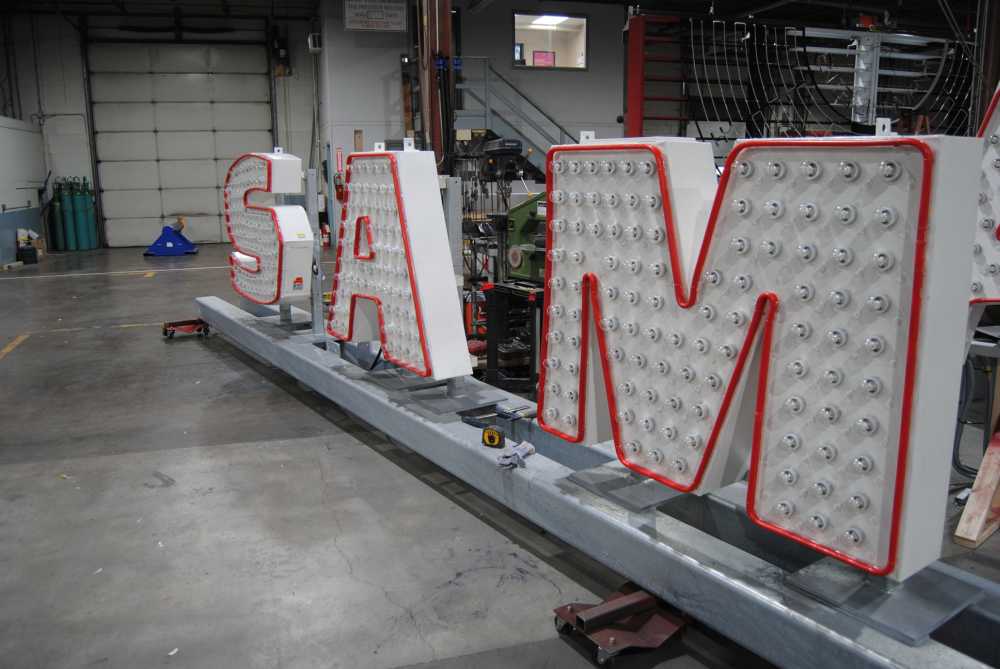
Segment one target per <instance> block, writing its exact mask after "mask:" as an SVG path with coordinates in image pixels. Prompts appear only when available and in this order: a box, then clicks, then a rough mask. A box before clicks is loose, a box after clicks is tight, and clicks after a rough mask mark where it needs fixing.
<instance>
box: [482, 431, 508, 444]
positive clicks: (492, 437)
mask: <svg viewBox="0 0 1000 669" xmlns="http://www.w3.org/2000/svg"><path fill="white" fill-rule="evenodd" d="M506 441H507V438H506V436H505V435H504V433H503V432H501V431H500V430H498V429H497V428H495V427H484V428H483V446H486V447H487V448H503V447H504V444H505V443H506Z"/></svg>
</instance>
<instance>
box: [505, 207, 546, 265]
mask: <svg viewBox="0 0 1000 669" xmlns="http://www.w3.org/2000/svg"><path fill="white" fill-rule="evenodd" d="M504 247H505V249H506V255H507V279H508V280H521V281H533V282H536V283H542V282H544V281H545V193H537V194H535V195H531V196H529V197H528V199H526V200H525V201H524V202H521V203H520V204H516V205H514V206H513V207H511V208H510V210H509V211H508V212H507V237H506V240H505V243H504Z"/></svg>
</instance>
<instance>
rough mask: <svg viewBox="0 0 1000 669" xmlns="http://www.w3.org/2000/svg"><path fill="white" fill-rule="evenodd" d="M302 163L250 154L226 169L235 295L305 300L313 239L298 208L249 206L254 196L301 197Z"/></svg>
mask: <svg viewBox="0 0 1000 669" xmlns="http://www.w3.org/2000/svg"><path fill="white" fill-rule="evenodd" d="M301 182H302V161H301V160H299V158H297V157H295V156H293V155H291V154H286V153H248V154H245V155H243V156H240V157H239V158H237V159H236V160H235V161H234V162H233V164H232V165H231V166H230V167H229V172H228V173H227V174H226V182H225V186H224V189H223V204H224V208H225V214H226V232H227V233H228V234H229V241H230V242H232V244H233V247H234V250H233V252H232V253H231V254H230V255H229V265H230V281H231V282H232V286H233V289H234V290H235V291H236V292H237V293H239V294H240V295H242V296H243V297H245V298H247V299H248V300H250V301H252V302H256V303H258V304H275V303H277V302H286V301H291V300H294V299H299V298H306V297H308V296H309V289H310V285H311V279H312V271H311V270H312V245H313V235H312V229H311V228H310V226H309V220H308V217H307V216H306V212H305V209H303V208H302V207H299V206H297V205H281V206H265V205H259V204H251V203H250V201H249V198H250V197H251V195H253V194H255V193H260V194H277V193H298V192H300V191H301Z"/></svg>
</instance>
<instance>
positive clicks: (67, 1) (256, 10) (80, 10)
mask: <svg viewBox="0 0 1000 669" xmlns="http://www.w3.org/2000/svg"><path fill="white" fill-rule="evenodd" d="M4 4H5V10H6V11H9V12H13V13H20V12H31V13H47V14H48V13H51V14H64V15H67V16H82V15H89V16H135V17H142V16H175V15H177V14H180V15H181V16H185V17H188V18H192V17H206V18H207V17H214V18H275V19H308V18H312V17H315V16H316V15H317V14H318V10H319V7H318V5H319V2H318V0H5V2H4Z"/></svg>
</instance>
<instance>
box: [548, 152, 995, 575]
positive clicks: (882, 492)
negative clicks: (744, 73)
mask: <svg viewBox="0 0 1000 669" xmlns="http://www.w3.org/2000/svg"><path fill="white" fill-rule="evenodd" d="M697 147H698V145H695V144H693V143H692V142H691V141H690V140H683V139H676V140H669V139H662V140H638V141H635V142H619V143H616V144H615V143H598V144H584V145H579V146H572V147H555V148H553V149H552V150H551V151H550V153H549V164H548V169H549V175H548V177H549V182H548V183H549V201H550V206H549V210H548V215H549V222H548V228H549V230H548V259H547V264H546V282H547V283H546V315H545V323H544V339H543V342H544V343H543V347H544V352H543V356H544V369H543V372H542V378H541V387H540V403H539V416H540V418H539V420H540V422H541V423H542V426H543V427H544V428H545V429H546V430H548V431H549V432H552V433H554V434H556V435H559V436H561V437H562V438H564V439H567V440H570V441H580V440H583V438H584V434H583V430H584V429H585V426H586V425H587V420H586V416H584V415H582V414H583V407H585V406H586V404H585V397H586V394H587V393H588V392H595V391H598V389H596V388H587V379H588V378H590V377H588V375H587V366H588V365H589V364H599V365H601V368H602V372H603V377H604V385H605V392H606V394H607V401H608V404H609V410H610V411H609V412H610V414H611V420H612V432H613V434H614V440H615V447H616V449H617V453H618V457H619V459H620V460H621V461H622V462H623V463H624V464H625V465H626V466H628V467H629V468H631V469H633V470H635V471H637V472H639V473H641V474H644V475H646V476H649V477H652V478H654V479H656V480H658V481H661V482H663V483H664V484H666V485H669V486H672V487H674V488H677V489H679V490H683V491H705V490H711V489H713V488H716V487H718V486H720V485H723V484H726V483H729V482H730V481H731V476H732V474H731V473H730V472H731V471H732V470H728V469H726V463H727V461H729V460H730V456H733V455H734V454H735V455H741V456H742V457H744V458H748V459H749V485H748V488H749V490H748V498H747V511H748V513H749V514H750V516H751V517H752V518H753V520H754V521H755V522H757V523H759V524H760V525H763V526H764V527H767V528H768V529H771V530H773V531H775V532H778V533H780V534H783V535H785V536H787V537H790V538H792V539H795V540H796V541H800V542H802V543H805V544H807V545H809V546H812V547H813V548H815V549H817V550H820V551H822V552H825V553H827V554H830V555H833V556H835V557H837V558H839V559H841V560H844V561H846V562H849V563H851V564H853V565H855V566H857V567H859V568H861V569H865V570H867V571H870V572H873V573H877V574H892V575H893V576H896V577H898V578H905V577H906V576H907V575H909V574H911V573H913V571H915V570H916V569H919V568H921V567H923V566H924V565H926V564H927V563H928V562H930V561H932V560H933V559H935V558H936V557H937V555H938V553H939V550H940V543H941V537H940V532H941V527H942V523H943V521H944V506H943V505H942V504H941V503H940V495H939V494H938V493H942V494H943V491H944V490H945V487H946V486H947V479H948V471H949V468H948V456H949V452H950V448H951V439H952V431H953V429H954V421H955V409H956V405H957V397H958V379H959V371H960V367H961V363H962V357H963V354H964V347H965V322H966V310H967V307H966V296H967V295H968V276H969V267H970V266H969V263H970V260H971V254H970V253H969V249H970V247H971V246H970V245H971V243H972V230H971V229H970V227H969V226H968V225H967V224H966V221H969V220H971V219H972V218H973V216H974V209H975V203H976V196H977V187H978V174H979V166H980V160H981V148H980V145H979V142H978V141H976V140H972V139H957V138H921V139H915V138H899V137H891V138H868V139H857V140H852V139H830V140H801V141H794V140H793V141H789V140H764V141H747V142H743V143H740V144H738V145H737V146H736V148H735V149H734V150H733V152H732V153H731V155H730V156H729V160H728V162H727V165H726V168H725V171H724V172H723V174H722V177H721V180H720V181H719V184H718V187H717V188H716V186H715V174H714V164H713V162H712V158H711V154H710V153H709V149H708V147H703V148H702V149H701V150H700V151H699V150H697ZM591 323H596V324H597V328H596V330H595V331H596V333H597V335H596V336H597V339H598V346H597V350H598V351H599V357H600V360H588V355H587V353H588V351H589V350H590V346H589V344H588V337H589V332H590V330H591V326H590V324H591ZM751 446H752V448H750V447H751ZM743 449H745V450H743ZM727 477H730V478H727ZM931 493H933V494H931Z"/></svg>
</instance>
